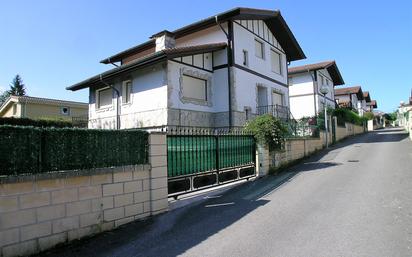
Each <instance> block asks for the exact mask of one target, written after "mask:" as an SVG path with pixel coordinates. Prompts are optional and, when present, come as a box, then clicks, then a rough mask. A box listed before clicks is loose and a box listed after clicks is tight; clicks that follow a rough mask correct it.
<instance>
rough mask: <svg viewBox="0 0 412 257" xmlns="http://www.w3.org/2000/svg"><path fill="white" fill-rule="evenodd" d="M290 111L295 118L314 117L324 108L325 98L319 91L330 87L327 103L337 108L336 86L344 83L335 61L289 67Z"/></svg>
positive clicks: (330, 106)
mask: <svg viewBox="0 0 412 257" xmlns="http://www.w3.org/2000/svg"><path fill="white" fill-rule="evenodd" d="M288 76H289V98H290V100H289V101H290V111H291V113H292V115H293V117H294V118H295V119H300V118H302V117H312V116H315V115H317V114H318V113H319V112H321V111H322V110H323V105H324V100H323V99H324V98H323V95H322V94H321V93H320V92H319V90H320V88H321V87H322V86H323V85H325V86H327V87H329V93H328V94H326V105H327V106H328V107H329V108H333V109H335V95H334V87H335V86H337V85H343V84H344V83H345V82H344V81H343V78H342V75H341V74H340V72H339V69H338V66H337V65H336V62H335V61H325V62H320V63H315V64H308V65H303V66H298V67H292V68H289V75H288Z"/></svg>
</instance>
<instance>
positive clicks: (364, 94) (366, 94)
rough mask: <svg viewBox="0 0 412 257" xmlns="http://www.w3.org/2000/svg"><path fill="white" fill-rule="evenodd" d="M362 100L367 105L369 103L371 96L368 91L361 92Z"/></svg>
mask: <svg viewBox="0 0 412 257" xmlns="http://www.w3.org/2000/svg"><path fill="white" fill-rule="evenodd" d="M363 98H365V100H366V102H367V103H368V102H370V101H371V96H370V94H369V91H364V92H363Z"/></svg>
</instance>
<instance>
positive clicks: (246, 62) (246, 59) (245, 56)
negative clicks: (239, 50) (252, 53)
mask: <svg viewBox="0 0 412 257" xmlns="http://www.w3.org/2000/svg"><path fill="white" fill-rule="evenodd" d="M243 65H244V66H249V53H248V52H247V51H246V50H245V49H243Z"/></svg>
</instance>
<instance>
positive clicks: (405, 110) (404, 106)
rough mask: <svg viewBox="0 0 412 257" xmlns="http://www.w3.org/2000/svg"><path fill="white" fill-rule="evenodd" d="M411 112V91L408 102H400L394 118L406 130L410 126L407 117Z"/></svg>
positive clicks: (411, 121) (410, 121)
mask: <svg viewBox="0 0 412 257" xmlns="http://www.w3.org/2000/svg"><path fill="white" fill-rule="evenodd" d="M411 113H412V91H411V96H410V97H409V102H407V103H405V102H403V101H402V102H401V103H400V105H399V107H398V115H397V116H398V117H397V119H396V121H397V123H398V125H399V126H401V127H404V128H405V129H406V130H408V131H409V128H410V127H411V126H410V125H411V123H412V120H410V119H409V117H410V116H412V115H411Z"/></svg>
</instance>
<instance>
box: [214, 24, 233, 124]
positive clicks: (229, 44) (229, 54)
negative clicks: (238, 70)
mask: <svg viewBox="0 0 412 257" xmlns="http://www.w3.org/2000/svg"><path fill="white" fill-rule="evenodd" d="M215 20H216V24H217V25H218V26H219V28H220V29H221V30H222V32H223V33H224V34H225V35H226V38H227V51H226V52H227V85H228V96H229V102H228V105H229V129H231V128H232V125H233V121H232V91H231V87H232V81H231V79H230V77H231V71H230V67H231V66H232V38H231V35H230V34H229V33H230V29H229V26H230V25H229V24H230V21H228V23H227V27H228V30H229V32H226V31H225V30H224V29H223V27H222V24H220V22H219V18H218V16H215Z"/></svg>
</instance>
